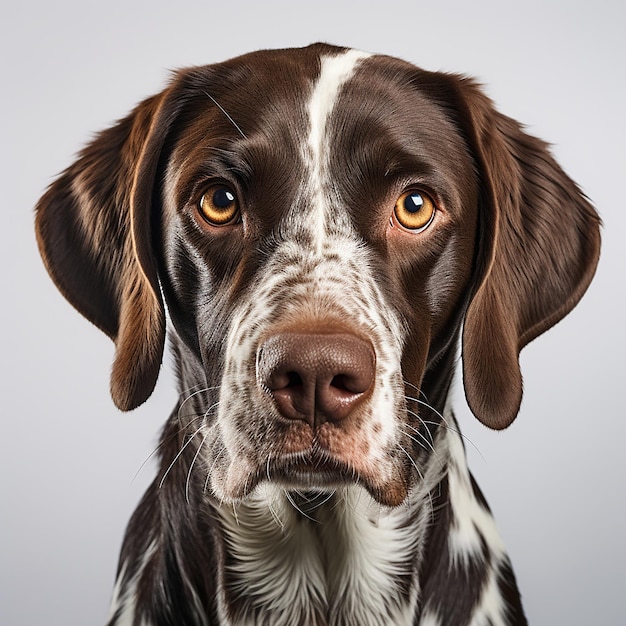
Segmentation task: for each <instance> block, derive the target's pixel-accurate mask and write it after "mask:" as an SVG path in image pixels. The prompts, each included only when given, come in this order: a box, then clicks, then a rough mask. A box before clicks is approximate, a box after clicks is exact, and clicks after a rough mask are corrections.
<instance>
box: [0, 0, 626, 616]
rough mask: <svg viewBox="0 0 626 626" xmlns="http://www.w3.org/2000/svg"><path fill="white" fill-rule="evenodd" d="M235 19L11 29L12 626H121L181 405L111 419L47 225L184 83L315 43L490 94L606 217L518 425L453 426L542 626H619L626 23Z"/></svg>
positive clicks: (358, 14) (510, 15) (234, 4)
mask: <svg viewBox="0 0 626 626" xmlns="http://www.w3.org/2000/svg"><path fill="white" fill-rule="evenodd" d="M9 4H10V5H12V6H10V7H9ZM220 4H221V6H218V3H217V2H214V1H211V0H205V1H204V2H191V1H185V0H179V1H177V2H164V1H162V0H152V1H146V2H129V1H128V0H125V1H123V2H120V1H119V0H108V1H107V2H99V3H90V2H87V1H85V0H56V1H55V2H44V1H43V0H39V1H35V2H29V1H28V0H25V1H24V0H23V1H22V2H20V3H19V6H18V3H17V2H15V1H14V2H10V3H9V2H8V1H7V2H4V3H3V4H2V8H1V9H0V11H1V14H0V35H1V36H0V51H1V59H2V92H1V93H2V96H1V98H0V108H1V115H0V124H1V125H2V134H1V135H0V137H1V139H0V150H1V163H0V165H1V166H0V177H1V179H0V182H1V187H0V191H1V194H2V196H1V197H2V204H1V209H0V210H1V216H2V217H3V219H4V222H3V224H2V227H1V228H0V236H1V237H2V243H1V245H0V254H1V255H2V258H1V263H0V271H1V272H2V289H1V291H0V294H1V295H0V297H1V298H2V301H1V307H0V308H1V313H0V315H1V316H2V346H1V355H2V372H1V376H0V381H1V382H0V384H1V385H2V390H1V397H2V407H3V408H2V416H1V420H2V421H1V428H0V464H1V465H0V624H1V625H2V626H18V625H19V626H34V625H38V624H46V625H47V626H50V625H52V626H54V625H63V626H73V625H77V626H78V625H81V626H83V625H88V624H102V623H103V622H104V621H105V619H106V616H107V610H108V601H109V597H110V592H111V588H112V584H113V578H114V572H115V567H116V561H117V554H118V550H119V547H120V543H121V539H122V535H123V532H124V527H125V524H126V522H127V520H128V518H129V516H130V514H131V512H132V510H133V509H134V507H135V505H136V504H137V502H138V500H139V498H140V496H141V494H142V492H143V490H144V488H145V486H146V484H147V483H148V481H149V480H150V478H151V476H152V474H153V471H154V467H153V466H152V465H151V464H150V463H148V464H146V465H145V466H143V468H142V467H141V466H142V463H143V462H144V460H145V459H146V458H147V457H148V456H149V455H150V453H151V452H152V450H153V449H154V447H155V441H156V436H157V431H158V429H159V428H160V426H161V425H162V423H163V421H164V420H165V418H166V417H167V415H168V414H169V411H170V409H171V407H172V406H173V403H174V398H175V392H174V383H173V380H172V374H171V367H169V365H168V366H167V367H166V370H165V373H164V375H163V376H162V378H161V380H160V382H159V385H158V388H157V392H156V393H155V395H154V396H153V397H152V398H151V399H150V400H149V402H148V403H147V404H146V405H145V406H144V407H142V408H141V409H139V410H137V411H135V412H133V413H131V414H121V413H119V412H118V411H117V410H116V409H115V408H114V407H113V405H112V403H111V401H110V399H109V396H108V374H109V368H110V364H111V360H112V355H113V349H112V345H111V344H110V342H109V340H108V339H107V338H106V337H105V336H104V335H102V334H101V333H100V332H99V331H97V330H96V329H95V328H93V327H92V326H91V325H90V324H89V323H88V322H86V321H85V320H83V319H82V318H81V317H80V316H79V315H78V314H77V313H76V312H75V311H74V310H73V309H72V308H71V307H70V306H69V305H68V304H67V303H66V302H65V301H64V300H63V298H62V297H61V296H60V294H59V293H58V292H57V291H56V289H55V287H54V286H53V284H52V282H51V281H50V280H49V279H48V277H47V275H46V274H45V271H44V269H43V266H42V264H41V261H40V259H39V256H38V253H37V250H36V246H35V240H34V236H33V231H32V208H33V206H34V205H35V203H36V201H37V199H38V197H39V196H40V195H41V193H42V192H43V191H44V189H45V187H46V186H47V185H48V184H49V183H50V182H51V180H52V179H53V177H54V175H56V174H57V173H58V172H59V171H60V170H62V169H63V168H65V167H66V166H67V165H69V164H70V162H71V161H72V159H73V155H74V154H75V153H76V151H77V150H78V149H80V147H82V145H84V144H85V143H86V142H87V141H88V140H89V138H90V137H91V136H92V134H93V133H94V132H95V131H97V130H100V129H102V128H104V127H106V126H108V125H110V124H111V123H112V122H113V121H114V120H115V119H117V118H120V117H122V116H123V115H125V114H126V113H127V112H128V111H129V110H130V109H131V108H132V107H133V106H134V105H135V103H137V102H138V101H139V100H140V99H142V98H144V97H145V96H147V95H150V94H152V93H155V92H157V91H159V90H160V89H161V88H162V87H163V85H164V84H165V81H166V80H167V77H168V70H169V69H174V68H177V67H181V66H185V65H191V64H204V63H211V62H216V61H221V60H224V59H226V58H229V57H231V56H234V55H237V54H240V53H243V52H247V51H250V50H254V49H257V48H263V47H265V48H267V47H285V46H291V45H296V46H299V45H305V44H308V43H310V42H313V41H316V40H323V41H328V42H331V43H337V44H342V45H349V46H353V47H357V48H361V49H364V50H368V51H372V52H383V53H387V54H392V55H395V56H399V57H402V58H405V59H407V60H409V61H412V62H414V63H416V64H418V65H421V66H423V67H425V68H427V69H431V70H438V69H444V70H449V71H457V72H464V73H468V74H472V75H474V76H477V77H478V78H479V79H480V80H481V81H482V82H483V83H485V84H486V86H487V87H486V88H487V91H488V93H489V94H490V96H491V97H492V98H494V100H495V101H496V103H497V106H498V107H499V108H500V109H501V110H502V111H504V112H505V113H507V114H508V115H510V116H512V117H515V118H517V119H519V120H520V121H522V122H524V123H525V124H527V125H528V127H529V130H530V131H531V132H532V133H533V134H536V135H539V136H540V137H542V138H543V139H546V140H548V141H550V142H551V143H552V144H553V145H554V152H555V154H556V156H557V158H558V160H559V161H560V163H561V164H562V165H563V167H564V168H565V169H566V171H567V172H568V173H569V174H570V175H571V176H572V177H573V178H574V179H575V180H577V181H578V182H579V183H580V184H581V186H582V187H583V189H584V190H585V192H586V193H587V194H588V195H589V196H590V197H591V199H592V200H593V202H594V203H595V204H596V206H597V207H598V208H599V211H600V213H601V214H602V217H603V220H604V224H605V226H604V235H603V236H604V242H603V243H604V247H603V256H602V260H601V264H600V268H599V271H598V274H597V276H596V279H595V281H594V283H593V285H592V287H591V289H590V290H589V292H588V293H587V295H586V296H585V298H584V299H583V301H582V303H581V304H580V305H579V306H578V308H577V309H576V310H575V311H574V312H573V313H572V314H571V315H570V316H569V317H568V318H566V320H565V321H563V322H562V323H560V324H559V325H558V326H557V327H556V328H554V329H552V330H551V331H550V332H548V333H547V335H545V336H543V337H541V338H540V339H538V340H537V341H535V342H534V343H533V344H532V345H531V346H529V347H528V348H527V349H526V350H525V351H524V353H523V358H522V365H523V372H524V375H525V398H524V403H523V409H522V412H521V414H520V416H519V418H518V420H517V421H516V422H515V423H514V424H513V426H512V427H511V428H510V429H508V430H507V431H505V432H503V433H492V432H488V431H487V429H485V428H484V427H482V426H480V425H479V424H478V423H477V422H476V420H474V418H473V417H472V416H471V415H469V414H468V413H467V411H466V410H465V409H464V408H463V406H462V404H463V399H462V394H461V393H459V402H458V405H459V407H460V410H459V413H460V419H461V423H462V428H463V430H464V432H465V434H466V435H467V436H468V438H469V439H470V440H471V442H472V444H473V445H469V446H468V447H469V453H470V456H471V464H472V467H473V470H474V472H475V474H476V476H477V478H478V482H479V484H480V485H481V487H482V488H483V490H484V492H485V494H486V496H487V499H488V500H489V502H490V504H491V505H492V508H493V509H494V512H495V515H496V517H497V520H498V524H499V527H500V529H501V532H502V534H503V536H504V539H505V541H506V543H507V545H508V548H509V551H510V554H511V558H512V560H513V563H514V566H515V569H516V572H517V576H518V579H519V584H520V587H521V590H522V593H523V596H524V600H525V606H526V610H527V612H528V615H529V618H530V621H531V623H532V624H535V625H537V624H539V625H543V624H545V625H552V626H553V625H561V624H563V625H567V626H575V625H580V626H589V625H593V626H595V625H599V624H607V625H611V626H620V625H623V624H625V623H626V608H625V603H624V593H625V592H626V576H625V574H624V563H625V562H626V554H625V540H624V534H625V533H624V530H625V528H626V524H625V522H624V519H623V518H624V511H625V501H624V491H625V490H624V478H625V462H624V454H623V448H624V441H625V440H626V419H624V418H625V415H624V406H623V398H624V387H625V385H626V380H625V379H624V374H625V371H624V366H623V360H624V353H625V348H626V346H625V333H624V313H623V306H624V304H625V295H626V294H625V284H626V281H625V279H624V276H625V270H626V268H625V258H626V254H625V249H626V218H625V214H626V207H625V196H626V193H625V187H626V158H625V154H626V134H625V124H624V118H625V116H626V97H625V87H624V84H625V82H626V81H625V78H626V77H625V65H626V45H625V43H624V42H625V41H626V38H625V36H624V24H625V23H626V11H625V9H624V6H626V5H624V3H623V2H621V1H620V0H614V1H613V2H607V1H603V0H595V1H593V2H590V1H589V0H585V1H584V2H583V1H581V0H569V1H563V2H556V1H552V2H551V1H550V0H540V1H536V0H527V1H526V2H519V3H516V4H513V3H507V2H502V1H493V2H489V1H486V0H474V1H464V2H461V1H460V0H459V1H458V2H445V1H439V2H437V1H436V0H429V1H428V2H419V1H417V0H414V1H413V2H398V1H394V0H386V1H384V2H377V3H376V4H366V3H365V2H360V3H356V2H355V3H349V2H341V1H340V0H335V1H332V2H328V1H326V0H323V1H322V0H317V1H316V2H311V3H310V4H299V3H296V2H293V1H292V2H276V1H274V2H272V1H267V2H254V3H253V2H250V3H245V2H239V1H237V0H225V1H224V2H223V3H220ZM474 446H475V447H474ZM476 449H477V450H478V451H479V452H480V453H478V452H477V451H476ZM355 626H358V625H355Z"/></svg>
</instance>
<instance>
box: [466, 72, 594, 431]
mask: <svg viewBox="0 0 626 626" xmlns="http://www.w3.org/2000/svg"><path fill="white" fill-rule="evenodd" d="M458 89H459V91H458V92H457V93H458V94H459V95H460V98H459V100H458V102H457V107H458V109H459V110H460V112H461V118H462V119H461V122H462V125H463V126H464V130H465V133H466V136H467V138H468V141H469V143H470V149H471V150H472V152H473V154H474V157H475V159H476V164H477V168H478V171H479V176H480V187H481V205H482V206H481V207H480V218H479V219H480V224H479V230H480V235H479V237H480V241H479V244H478V246H479V251H478V257H477V268H476V275H475V276H476V283H475V286H474V291H473V295H472V297H471V300H470V302H469V306H468V309H467V312H466V316H465V323H464V328H463V378H464V386H465V394H466V398H467V401H468V404H469V406H470V408H471V410H472V412H473V413H474V415H476V417H478V419H479V420H480V421H481V422H483V423H484V424H485V425H487V426H489V427H491V428H494V429H501V428H506V427H507V426H508V425H509V424H510V423H511V422H512V421H513V420H514V419H515V417H516V415H517V413H518V410H519V407H520V403H521V399H522V375H521V372H520V366H519V352H520V350H521V349H522V348H523V347H524V346H525V345H526V344H527V343H528V342H530V341H532V340H533V339H534V338H535V337H537V336H538V335H539V334H541V333H542V332H544V331H545V330H547V329H548V328H550V327H551V326H553V325H554V324H556V323H557V322H558V321H559V320H560V319H562V318H563V317H564V316H565V315H566V314H567V313H568V312H569V311H570V310H571V309H572V308H573V307H574V306H575V304H576V303H577V302H578V300H579V299H580V298H581V297H582V295H583V293H584V292H585V290H586V289H587V287H588V285H589V283H590V281H591V278H592V277H593V274H594V272H595V268H596V265H597V261H598V256H599V250H600V219H599V217H598V215H597V213H596V212H595V211H594V209H593V208H592V207H591V205H590V204H589V202H587V199H586V198H585V197H584V195H583V194H582V193H581V191H580V190H579V188H578V187H577V186H576V184H575V183H574V182H573V181H572V180H571V179H570V178H568V176H567V175H566V174H565V173H564V172H563V171H562V170H561V168H560V167H559V166H558V164H557V163H556V162H555V161H554V159H553V158H552V156H551V155H550V153H549V151H548V149H547V146H546V144H544V143H543V142H541V141H539V140H538V139H535V138H534V137H531V136H529V135H527V134H526V133H524V132H523V130H522V129H521V127H520V126H519V124H517V123H516V122H515V121H514V120H512V119H510V118H507V117H505V116H503V115H501V114H499V113H498V112H497V111H495V109H494V107H493V105H492V103H491V101H490V100H489V99H488V98H487V97H486V96H485V95H484V94H483V93H482V92H481V91H480V90H479V89H478V88H477V87H476V86H475V85H474V84H473V83H472V82H471V81H467V80H461V81H460V82H459V83H458Z"/></svg>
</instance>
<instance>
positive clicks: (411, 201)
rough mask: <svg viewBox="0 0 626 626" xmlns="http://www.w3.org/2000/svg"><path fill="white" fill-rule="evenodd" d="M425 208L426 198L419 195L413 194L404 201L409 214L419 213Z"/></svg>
mask: <svg viewBox="0 0 626 626" xmlns="http://www.w3.org/2000/svg"><path fill="white" fill-rule="evenodd" d="M423 206H424V198H422V196H421V195H420V194H419V193H412V194H411V195H409V196H407V197H406V198H405V200H404V208H405V209H406V210H407V211H408V212H409V213H417V212H418V211H419V210H420V209H421V208H422V207H423Z"/></svg>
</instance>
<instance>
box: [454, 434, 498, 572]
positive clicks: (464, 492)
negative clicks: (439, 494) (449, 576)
mask: <svg viewBox="0 0 626 626" xmlns="http://www.w3.org/2000/svg"><path fill="white" fill-rule="evenodd" d="M448 445H449V450H450V457H451V461H450V469H449V472H448V485H449V488H450V505H451V507H452V513H453V516H454V520H453V523H452V527H451V529H450V536H449V548H450V553H451V554H452V557H453V558H454V559H457V560H458V561H460V562H461V563H463V564H466V563H467V561H468V559H469V558H470V557H471V556H477V555H480V553H481V551H482V544H481V536H482V537H483V538H484V540H485V541H486V542H487V545H488V547H489V551H490V553H491V554H492V555H493V556H494V557H497V558H503V556H504V554H505V549H504V543H503V542H502V538H501V537H500V533H499V532H498V529H497V527H496V524H495V521H494V519H493V516H492V515H491V513H490V512H489V511H488V510H487V509H486V508H485V507H483V506H482V504H481V503H480V502H479V501H478V500H477V499H476V497H475V496H474V490H473V489H472V484H471V481H470V476H469V470H468V468H467V462H466V460H465V450H464V449H463V444H462V443H461V436H460V435H459V434H458V433H456V432H452V431H448Z"/></svg>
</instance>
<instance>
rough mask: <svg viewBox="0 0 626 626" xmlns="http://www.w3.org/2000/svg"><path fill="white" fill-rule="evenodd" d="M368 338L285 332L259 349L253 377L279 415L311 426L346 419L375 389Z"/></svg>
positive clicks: (370, 347)
mask: <svg viewBox="0 0 626 626" xmlns="http://www.w3.org/2000/svg"><path fill="white" fill-rule="evenodd" d="M375 363H376V359H375V356H374V349H373V347H372V345H371V344H370V343H369V341H366V340H365V339H361V338H360V337H357V336H355V335H352V334H349V333H298V332H284V333H279V334H276V335H272V336H271V337H269V338H268V339H267V340H266V341H265V342H264V343H263V344H262V345H261V346H260V348H259V350H258V353H257V378H258V381H259V383H260V384H261V385H262V386H263V387H264V388H265V389H266V390H268V391H269V392H270V393H271V395H272V396H273V398H274V401H275V403H276V406H277V407H278V410H279V412H280V414H281V415H282V416H283V417H286V418H287V419H291V420H304V421H305V422H308V423H309V424H310V425H311V427H315V426H318V425H320V424H322V423H324V422H329V421H330V422H337V421H340V420H343V419H344V418H346V417H347V416H348V415H349V414H350V412H351V411H352V409H353V408H354V407H355V405H356V404H358V403H359V401H360V400H361V399H363V398H364V397H365V396H367V394H368V391H369V390H370V389H371V388H372V387H373V384H374V374H375Z"/></svg>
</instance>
